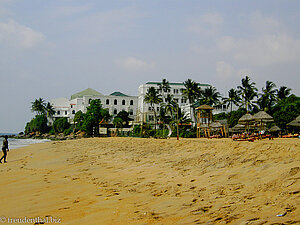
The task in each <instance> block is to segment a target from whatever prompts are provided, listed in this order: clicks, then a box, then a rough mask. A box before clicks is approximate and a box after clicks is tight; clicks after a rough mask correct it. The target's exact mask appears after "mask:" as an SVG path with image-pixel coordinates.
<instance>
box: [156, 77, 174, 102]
mask: <svg viewBox="0 0 300 225" xmlns="http://www.w3.org/2000/svg"><path fill="white" fill-rule="evenodd" d="M158 90H159V91H161V93H162V99H163V102H165V97H166V96H165V95H166V94H167V93H168V92H170V90H171V87H170V84H169V81H167V79H165V78H164V79H162V82H161V83H160V84H158Z"/></svg>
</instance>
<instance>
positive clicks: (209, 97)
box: [200, 86, 221, 106]
mask: <svg viewBox="0 0 300 225" xmlns="http://www.w3.org/2000/svg"><path fill="white" fill-rule="evenodd" d="M220 98H221V95H220V93H219V92H218V91H217V89H216V88H215V87H212V86H210V87H208V88H206V89H204V90H203V92H202V97H201V98H200V102H201V104H207V105H210V106H214V105H217V104H219V103H220V100H219V99H220Z"/></svg>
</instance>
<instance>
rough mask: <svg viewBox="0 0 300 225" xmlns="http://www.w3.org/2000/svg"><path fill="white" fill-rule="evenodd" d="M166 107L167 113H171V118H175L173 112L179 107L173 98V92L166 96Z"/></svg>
mask: <svg viewBox="0 0 300 225" xmlns="http://www.w3.org/2000/svg"><path fill="white" fill-rule="evenodd" d="M165 102H166V103H165V105H164V107H165V109H166V113H170V115H171V118H173V112H175V111H176V109H177V105H178V104H177V102H175V101H174V99H173V95H171V94H167V96H166V98H165Z"/></svg>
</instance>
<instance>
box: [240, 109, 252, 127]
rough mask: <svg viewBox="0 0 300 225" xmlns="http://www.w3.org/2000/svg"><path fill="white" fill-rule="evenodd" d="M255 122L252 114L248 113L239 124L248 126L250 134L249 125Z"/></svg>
mask: <svg viewBox="0 0 300 225" xmlns="http://www.w3.org/2000/svg"><path fill="white" fill-rule="evenodd" d="M252 121H254V118H253V116H252V115H251V114H250V113H246V114H245V115H243V116H242V117H241V118H240V119H239V124H246V125H247V126H246V128H248V132H249V124H250V123H251V122H252Z"/></svg>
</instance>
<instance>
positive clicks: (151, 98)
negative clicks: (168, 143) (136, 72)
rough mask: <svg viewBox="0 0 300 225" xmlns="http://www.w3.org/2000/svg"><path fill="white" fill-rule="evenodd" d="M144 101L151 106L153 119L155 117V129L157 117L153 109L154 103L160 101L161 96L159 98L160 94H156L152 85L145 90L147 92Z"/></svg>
mask: <svg viewBox="0 0 300 225" xmlns="http://www.w3.org/2000/svg"><path fill="white" fill-rule="evenodd" d="M145 102H146V103H149V104H150V106H151V108H152V109H153V112H154V119H155V128H154V129H155V131H156V125H157V117H156V110H155V107H154V105H155V104H159V103H160V102H162V98H161V95H160V94H158V92H157V90H156V89H155V88H154V87H150V88H149V89H148V90H147V93H146V95H145Z"/></svg>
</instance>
